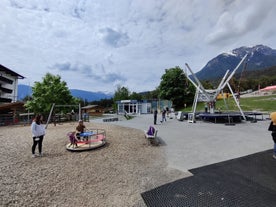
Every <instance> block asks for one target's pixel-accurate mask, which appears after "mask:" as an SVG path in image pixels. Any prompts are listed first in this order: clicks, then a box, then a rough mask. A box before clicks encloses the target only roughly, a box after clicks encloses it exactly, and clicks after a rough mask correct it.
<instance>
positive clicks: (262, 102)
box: [181, 94, 276, 113]
mask: <svg viewBox="0 0 276 207" xmlns="http://www.w3.org/2000/svg"><path fill="white" fill-rule="evenodd" d="M225 101H226V105H227V106H228V108H227V106H226V105H225V103H224V100H217V102H216V110H218V109H220V110H221V111H239V108H238V106H237V105H236V103H235V101H234V99H233V98H228V99H227V100H225ZM204 106H205V103H202V102H201V103H198V104H197V108H196V111H204ZM240 107H241V108H242V110H243V111H259V112H269V113H270V112H274V111H276V95H275V94H274V95H269V96H258V97H246V98H243V97H242V98H241V99H240ZM181 111H185V112H190V111H192V106H190V107H187V108H186V109H182V110H181Z"/></svg>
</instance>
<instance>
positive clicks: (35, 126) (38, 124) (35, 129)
mask: <svg viewBox="0 0 276 207" xmlns="http://www.w3.org/2000/svg"><path fill="white" fill-rule="evenodd" d="M31 130H32V134H33V146H32V157H35V148H36V145H37V144H38V152H39V156H40V157H41V156H42V142H43V137H44V135H45V127H44V126H43V125H42V116H41V115H40V114H37V115H36V116H35V119H34V120H33V122H32V125H31Z"/></svg>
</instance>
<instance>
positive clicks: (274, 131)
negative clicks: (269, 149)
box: [268, 112, 276, 159]
mask: <svg viewBox="0 0 276 207" xmlns="http://www.w3.org/2000/svg"><path fill="white" fill-rule="evenodd" d="M270 118H271V122H270V125H269V128H268V130H269V131H271V136H272V139H273V142H274V149H273V158H274V159H276V112H273V113H271V114H270Z"/></svg>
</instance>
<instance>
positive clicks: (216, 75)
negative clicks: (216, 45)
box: [195, 45, 276, 80]
mask: <svg viewBox="0 0 276 207" xmlns="http://www.w3.org/2000/svg"><path fill="white" fill-rule="evenodd" d="M246 54H247V55H248V56H247V60H246V63H247V64H246V67H245V68H244V65H241V66H240V68H239V69H238V70H237V71H236V73H240V72H242V70H243V68H244V71H253V70H262V69H264V68H268V67H272V66H276V50H275V49H271V48H270V47H267V46H264V45H256V46H254V47H240V48H237V49H234V50H232V51H231V52H229V53H222V54H220V55H218V56H217V57H215V58H213V59H212V60H210V61H209V62H208V63H207V64H206V66H204V67H203V68H202V69H201V70H200V71H199V72H197V73H195V75H196V76H197V78H198V79H199V80H215V79H222V77H223V76H224V74H225V72H226V71H227V70H228V69H229V70H230V72H232V71H233V70H234V69H235V67H236V66H237V65H238V64H239V62H240V61H241V59H242V58H243V57H244V55H246Z"/></svg>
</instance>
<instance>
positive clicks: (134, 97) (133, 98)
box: [129, 92, 143, 101]
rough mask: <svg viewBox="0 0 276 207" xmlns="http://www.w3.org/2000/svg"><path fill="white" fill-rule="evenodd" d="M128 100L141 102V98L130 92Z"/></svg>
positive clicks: (139, 95)
mask: <svg viewBox="0 0 276 207" xmlns="http://www.w3.org/2000/svg"><path fill="white" fill-rule="evenodd" d="M129 99H131V100H138V101H141V100H142V99H143V96H142V95H141V94H139V93H136V92H132V93H131V94H130V96H129Z"/></svg>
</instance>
